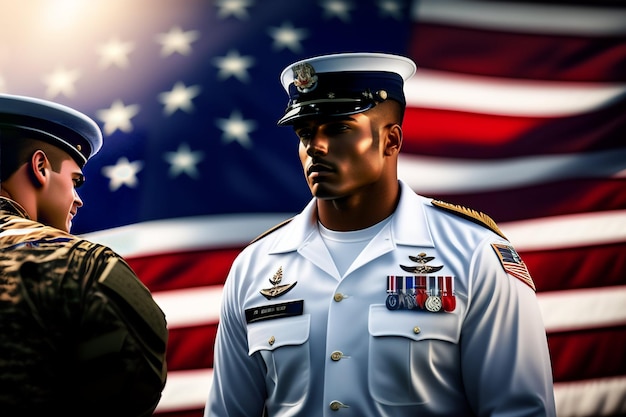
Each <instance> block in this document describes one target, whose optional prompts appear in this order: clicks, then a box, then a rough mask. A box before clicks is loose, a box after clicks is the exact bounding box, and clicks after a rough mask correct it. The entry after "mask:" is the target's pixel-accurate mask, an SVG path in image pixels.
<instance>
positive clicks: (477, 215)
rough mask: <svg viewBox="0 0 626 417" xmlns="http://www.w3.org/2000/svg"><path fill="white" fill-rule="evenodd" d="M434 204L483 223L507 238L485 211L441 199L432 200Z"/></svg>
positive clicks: (475, 221)
mask: <svg viewBox="0 0 626 417" xmlns="http://www.w3.org/2000/svg"><path fill="white" fill-rule="evenodd" d="M432 204H433V206H435V207H439V208H441V209H444V210H446V211H448V212H450V213H454V214H458V215H460V216H461V217H464V218H466V219H468V220H471V221H473V222H474V223H478V224H480V225H483V226H485V227H487V228H488V229H490V230H492V231H493V232H495V233H497V234H498V235H499V236H502V238H504V239H507V238H506V236H504V233H502V231H501V230H500V229H499V228H498V225H497V224H496V222H495V221H494V220H493V219H492V218H491V217H489V216H488V215H486V214H485V213H481V212H480V211H476V210H473V209H471V208H467V207H463V206H460V205H458V204H452V203H446V202H445V201H441V200H432ZM507 240H508V239H507Z"/></svg>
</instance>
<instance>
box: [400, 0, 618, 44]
mask: <svg viewBox="0 0 626 417" xmlns="http://www.w3.org/2000/svg"><path fill="white" fill-rule="evenodd" d="M546 3H547V4H546ZM546 3H536V2H532V3H530V2H526V3H524V2H490V1H486V2H480V1H470V2H468V1H465V0H447V1H440V0H421V1H418V2H414V6H413V9H412V13H413V19H414V20H416V21H420V22H421V23H445V24H448V25H453V26H465V27H476V28H489V29H498V30H501V31H503V32H522V33H539V34H542V35H546V34H550V33H554V34H578V35H585V36H598V35H606V34H622V35H626V27H625V26H624V22H625V21H626V10H624V9H623V8H621V7H604V8H599V7H596V8H591V7H586V6H577V5H568V4H566V3H565V4H563V3H558V4H549V3H548V2H546Z"/></svg>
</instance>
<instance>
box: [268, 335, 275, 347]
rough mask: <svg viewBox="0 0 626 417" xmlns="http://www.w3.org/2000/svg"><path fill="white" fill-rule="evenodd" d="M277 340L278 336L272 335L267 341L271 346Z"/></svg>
mask: <svg viewBox="0 0 626 417" xmlns="http://www.w3.org/2000/svg"><path fill="white" fill-rule="evenodd" d="M275 342H276V338H275V337H274V336H272V337H270V338H269V340H268V341H267V343H269V344H270V346H272V345H273V344H274V343H275Z"/></svg>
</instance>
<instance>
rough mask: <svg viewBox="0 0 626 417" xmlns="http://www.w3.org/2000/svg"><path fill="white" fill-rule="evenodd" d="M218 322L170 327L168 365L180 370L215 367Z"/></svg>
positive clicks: (172, 369)
mask: <svg viewBox="0 0 626 417" xmlns="http://www.w3.org/2000/svg"><path fill="white" fill-rule="evenodd" d="M216 333H217V323H215V324H207V325H204V326H194V327H188V328H174V329H170V334H169V341H168V344H167V346H168V351H167V367H168V370H169V371H180V370H189V369H198V368H212V367H213V342H214V340H215V335H216Z"/></svg>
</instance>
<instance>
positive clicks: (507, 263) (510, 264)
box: [491, 243, 537, 291]
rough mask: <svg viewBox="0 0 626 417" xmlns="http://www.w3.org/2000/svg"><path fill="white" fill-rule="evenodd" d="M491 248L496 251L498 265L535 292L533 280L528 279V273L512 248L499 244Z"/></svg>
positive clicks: (492, 245) (494, 244)
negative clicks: (498, 260)
mask: <svg viewBox="0 0 626 417" xmlns="http://www.w3.org/2000/svg"><path fill="white" fill-rule="evenodd" d="M491 247H493V249H494V250H495V251H496V254H497V255H498V258H500V263H501V264H502V266H503V267H504V270H505V271H506V272H507V273H508V274H509V275H512V276H514V277H515V278H517V279H520V280H521V281H522V282H524V283H525V284H526V285H528V286H529V287H530V288H532V289H533V291H537V288H536V287H535V283H534V282H533V279H532V278H531V277H530V272H528V268H526V264H525V263H524V261H522V258H521V257H520V256H519V255H518V254H517V252H516V251H515V249H514V248H513V246H509V245H502V244H499V243H493V244H491Z"/></svg>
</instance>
